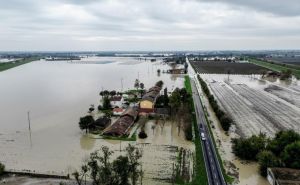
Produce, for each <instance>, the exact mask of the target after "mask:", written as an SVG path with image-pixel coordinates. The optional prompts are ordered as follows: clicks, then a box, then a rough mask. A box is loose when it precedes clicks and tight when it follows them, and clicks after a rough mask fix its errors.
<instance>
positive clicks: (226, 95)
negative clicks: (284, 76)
mask: <svg viewBox="0 0 300 185" xmlns="http://www.w3.org/2000/svg"><path fill="white" fill-rule="evenodd" d="M200 75H201V77H202V78H203V79H205V81H206V82H207V84H208V86H209V87H210V88H211V92H212V93H214V94H215V95H216V98H218V100H219V103H220V106H222V107H223V109H224V110H226V111H228V112H229V113H231V114H235V115H232V116H233V118H234V119H236V122H237V125H236V128H232V129H231V130H230V132H228V133H225V132H224V131H223V129H222V127H221V125H220V123H219V121H218V119H217V118H216V116H215V115H214V113H213V110H212V108H211V106H210V105H209V102H208V99H207V98H206V97H205V96H202V98H203V102H204V104H205V107H206V109H207V112H208V114H209V120H210V121H211V124H212V127H213V128H212V129H213V134H214V137H215V140H216V144H217V147H218V150H219V152H220V155H221V157H222V159H223V160H224V166H225V168H226V171H227V172H228V174H230V175H232V176H234V177H235V178H236V180H235V184H241V185H249V184H251V185H252V184H253V185H267V184H269V183H268V182H267V180H266V179H265V178H263V177H261V176H260V175H259V171H258V164H257V163H255V162H248V161H242V160H239V159H237V157H235V155H234V154H233V153H232V151H231V146H232V143H231V139H232V138H235V137H240V136H248V135H251V134H253V133H254V134H257V133H259V132H260V131H265V132H266V133H267V134H268V135H269V136H273V134H274V131H275V130H278V129H281V127H282V128H285V127H287V128H288V127H289V126H290V127H294V128H295V130H296V131H298V132H299V130H300V121H299V119H300V117H299V115H300V111H299V107H297V106H296V105H297V104H296V102H297V101H298V99H299V94H298V93H299V88H300V84H299V81H297V80H296V79H293V80H291V81H281V80H279V79H275V78H261V75H230V76H228V75H227V74H200ZM274 86H276V88H274ZM238 88H246V89H247V90H248V91H249V89H251V90H250V91H251V92H249V95H247V94H245V93H246V92H245V91H240V89H238ZM270 88H271V89H272V93H270V91H271V90H270ZM236 90H238V91H236ZM285 91H289V92H290V91H291V92H293V94H291V95H290V96H288V97H286V93H285ZM252 93H256V94H255V95H252ZM257 93H261V94H257ZM283 96H284V97H285V98H283ZM287 98H288V99H289V100H290V101H286V99H287ZM258 99H259V100H258ZM266 100H267V101H269V102H268V103H266V102H265V101H266ZM264 103H266V104H265V105H264V106H263V105H262V104H264ZM293 103H294V104H293ZM275 104H276V105H277V106H275ZM237 106H238V107H237ZM259 106H262V107H259ZM279 108H280V109H279ZM267 111H270V112H272V113H270V112H267ZM276 111H278V112H276ZM264 112H265V113H268V114H270V116H272V120H270V117H267V116H265V114H263V113H264ZM283 119H285V122H284V123H282V124H280V125H279V126H280V127H279V128H276V127H275V126H273V124H275V123H278V120H283ZM276 120H277V122H276ZM286 122H289V124H286ZM266 124H270V125H269V126H270V127H271V128H270V127H268V128H266Z"/></svg>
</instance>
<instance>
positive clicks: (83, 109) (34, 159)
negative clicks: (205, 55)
mask: <svg viewBox="0 0 300 185" xmlns="http://www.w3.org/2000/svg"><path fill="white" fill-rule="evenodd" d="M157 69H161V70H165V69H168V66H167V65H164V64H163V63H161V62H160V61H159V59H158V61H157V62H150V61H140V60H137V59H135V58H130V57H124V58H122V57H91V58H88V59H83V60H82V61H75V62H70V61H43V60H41V61H34V62H31V63H28V64H24V65H22V66H19V67H16V68H13V69H10V70H7V71H3V72H1V73H0V83H1V91H0V102H1V104H0V127H1V130H0V162H1V163H4V164H5V165H6V168H7V170H17V171H24V170H25V171H27V170H30V171H35V172H38V173H49V174H65V175H66V174H70V173H72V172H73V171H74V169H78V167H79V166H80V165H81V164H82V163H83V161H85V159H86V158H87V157H88V155H89V154H90V153H91V152H94V151H95V150H98V149H100V148H101V146H108V147H109V148H110V149H111V150H112V151H114V153H115V156H117V155H119V154H121V153H122V152H124V148H125V147H126V146H127V145H128V144H129V143H130V144H134V145H135V146H137V147H139V148H141V149H143V153H144V155H143V158H142V163H143V169H144V170H145V177H144V179H145V182H144V183H143V184H170V179H171V177H172V167H173V163H174V164H176V162H177V158H178V151H179V150H180V148H184V149H186V151H187V154H188V155H186V157H187V161H189V163H186V164H187V166H186V169H187V168H188V166H193V163H192V162H193V161H192V157H191V156H192V153H193V151H194V144H193V143H192V142H187V141H186V140H185V138H184V137H182V135H178V132H177V129H176V127H173V124H172V123H171V122H168V123H166V124H165V127H164V129H163V131H161V130H160V129H161V127H160V126H159V125H158V126H157V127H155V129H152V124H153V123H152V122H151V121H150V122H149V123H147V125H148V126H149V127H148V126H147V128H148V129H149V134H148V133H147V134H148V136H149V138H147V139H146V140H137V141H118V140H106V139H94V138H95V137H94V135H89V134H88V135H85V134H84V132H82V131H80V129H79V127H78V121H79V118H80V117H81V116H83V115H85V114H86V113H87V111H88V108H89V107H90V105H91V104H95V105H98V104H99V100H100V96H99V92H100V90H101V89H102V88H103V89H107V90H117V91H121V90H122V88H123V90H128V89H132V88H133V87H134V81H135V79H137V78H139V79H140V81H141V82H143V83H144V84H145V88H149V87H151V86H152V85H154V84H155V83H156V82H157V81H159V80H162V81H163V82H164V84H165V86H164V87H167V88H168V91H172V90H174V88H176V87H180V88H181V87H183V83H184V78H183V76H181V75H170V74H158V73H157ZM121 79H123V81H122V82H123V83H121ZM28 111H30V118H31V133H30V132H29V131H28V120H27V112H28ZM120 149H121V151H120ZM189 173H190V175H191V174H192V172H191V171H190V172H189Z"/></svg>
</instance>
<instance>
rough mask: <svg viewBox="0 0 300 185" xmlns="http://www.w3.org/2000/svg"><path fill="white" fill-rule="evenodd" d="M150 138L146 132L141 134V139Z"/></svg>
mask: <svg viewBox="0 0 300 185" xmlns="http://www.w3.org/2000/svg"><path fill="white" fill-rule="evenodd" d="M147 137H148V135H147V134H146V133H145V131H143V130H142V131H141V132H140V133H139V138H141V139H145V138H147Z"/></svg>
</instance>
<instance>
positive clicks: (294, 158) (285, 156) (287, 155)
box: [281, 141, 300, 169]
mask: <svg viewBox="0 0 300 185" xmlns="http://www.w3.org/2000/svg"><path fill="white" fill-rule="evenodd" d="M281 158H282V160H283V162H284V164H285V165H286V166H287V167H289V168H297V169H300V141H296V142H294V143H291V144H289V145H287V146H286V147H285V148H284V150H283V152H282V154H281Z"/></svg>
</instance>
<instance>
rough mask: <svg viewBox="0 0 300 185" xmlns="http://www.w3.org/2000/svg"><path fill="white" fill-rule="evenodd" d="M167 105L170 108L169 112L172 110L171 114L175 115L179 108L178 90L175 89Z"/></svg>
mask: <svg viewBox="0 0 300 185" xmlns="http://www.w3.org/2000/svg"><path fill="white" fill-rule="evenodd" d="M169 105H170V107H171V110H172V113H173V114H174V113H176V112H177V110H178V108H179V107H180V105H181V97H180V93H179V89H178V88H176V89H175V90H174V91H173V92H172V94H171V96H170V98H169Z"/></svg>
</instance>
